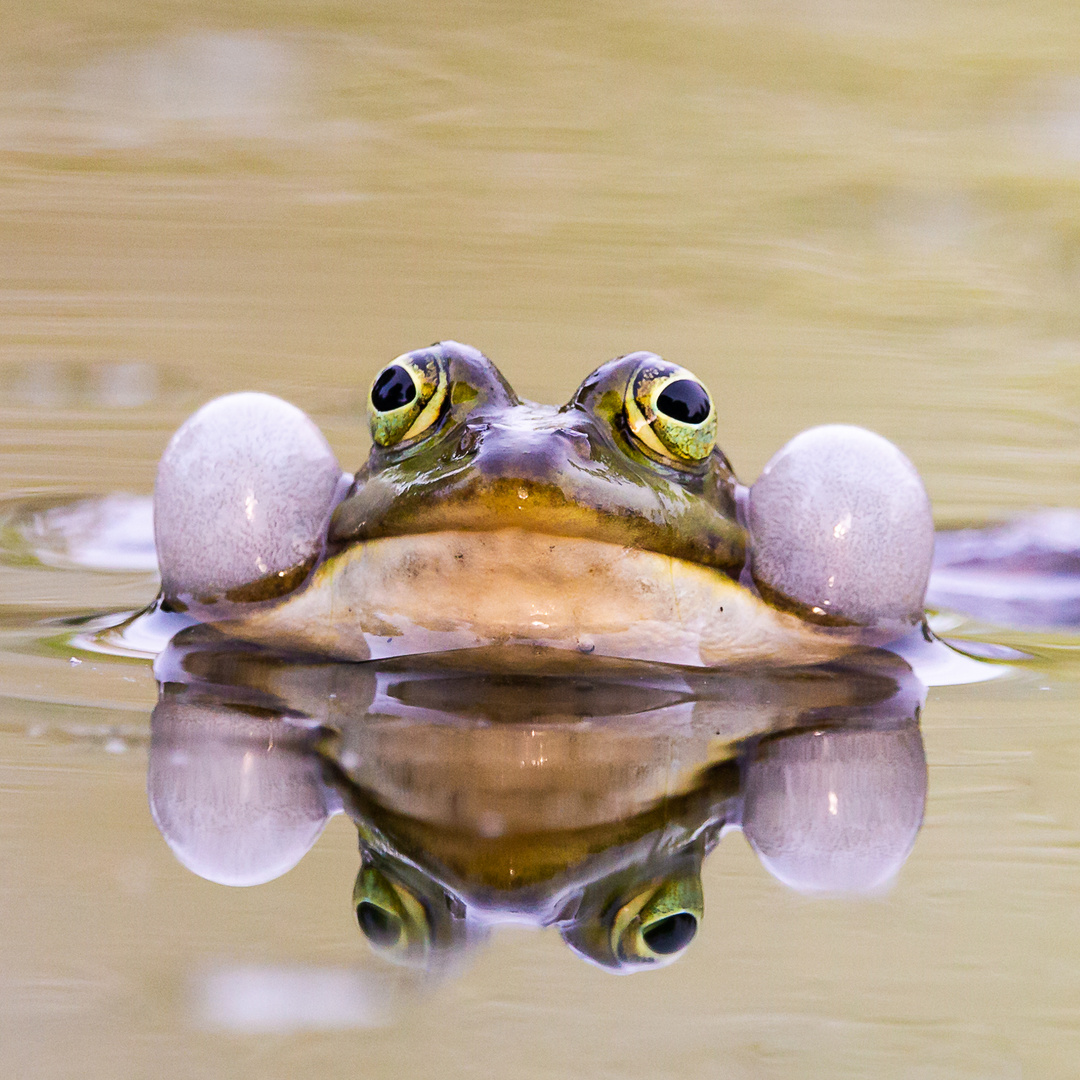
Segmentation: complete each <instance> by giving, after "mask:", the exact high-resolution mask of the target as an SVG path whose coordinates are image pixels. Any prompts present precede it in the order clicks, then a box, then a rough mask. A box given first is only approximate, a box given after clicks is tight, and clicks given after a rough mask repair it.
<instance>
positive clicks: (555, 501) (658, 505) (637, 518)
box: [328, 477, 746, 579]
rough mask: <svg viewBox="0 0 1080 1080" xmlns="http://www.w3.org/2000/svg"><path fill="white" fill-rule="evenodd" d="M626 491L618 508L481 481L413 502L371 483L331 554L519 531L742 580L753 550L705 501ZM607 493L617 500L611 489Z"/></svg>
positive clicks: (340, 511) (354, 502)
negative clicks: (426, 537)
mask: <svg viewBox="0 0 1080 1080" xmlns="http://www.w3.org/2000/svg"><path fill="white" fill-rule="evenodd" d="M626 487H627V488H629V490H627V491H621V490H620V491H619V492H618V494H619V495H620V496H621V497H622V499H621V501H620V502H619V503H618V504H617V506H616V508H615V509H611V508H610V506H607V505H604V504H603V500H602V499H601V498H599V497H593V498H591V499H584V498H577V497H575V498H571V497H569V496H568V495H567V494H566V492H565V491H563V490H562V488H561V487H560V486H558V485H556V484H551V483H539V482H536V481H533V480H525V479H514V478H507V477H498V478H493V479H488V478H480V477H474V478H472V479H471V480H470V482H469V483H468V484H467V485H463V486H461V487H458V488H457V489H455V490H453V491H451V492H449V493H448V494H443V495H435V496H431V495H430V494H425V496H424V497H417V498H412V499H407V500H402V499H401V498H400V497H397V496H395V493H394V492H393V491H392V489H390V488H389V486H388V485H381V484H380V483H379V481H378V480H374V481H369V482H368V483H367V484H365V485H364V487H363V488H361V489H359V491H357V492H356V493H355V494H354V495H353V496H351V497H350V498H349V499H347V500H346V501H345V502H344V503H342V504H341V505H340V506H339V507H338V508H337V510H336V511H335V512H334V515H333V517H332V518H331V521H330V527H329V531H328V544H329V552H330V554H335V553H339V552H340V551H342V550H343V549H344V548H345V547H346V546H347V545H349V544H353V543H357V542H369V541H373V540H383V539H390V538H393V537H406V536H417V535H421V534H426V533H483V534H493V533H498V532H502V531H504V530H507V529H516V530H520V531H522V532H527V533H535V534H538V535H542V536H548V537H553V538H559V539H570V540H591V541H597V542H599V543H602V544H608V545H611V546H613V547H616V548H634V549H638V550H641V551H646V552H652V553H654V554H657V555H667V556H670V557H672V558H676V559H681V560H685V561H687V562H691V563H696V564H698V565H700V566H705V567H710V568H712V569H714V570H720V571H722V572H723V573H725V574H727V575H729V576H730V577H733V578H736V579H737V578H738V575H739V573H740V572H741V570H742V568H743V564H744V562H745V558H746V546H745V533H744V531H743V529H742V528H741V527H740V526H739V525H738V524H737V523H736V522H734V521H732V520H730V519H729V518H727V517H725V516H724V515H723V514H721V513H720V512H719V511H718V510H717V509H715V508H714V507H713V506H711V505H710V504H708V503H707V502H705V501H704V500H700V499H698V500H685V501H683V502H681V503H680V502H676V501H675V500H670V501H667V502H664V501H662V500H659V499H657V498H656V497H655V495H653V494H652V493H651V492H650V493H649V496H650V497H648V498H643V497H641V495H640V493H639V492H638V491H637V489H633V488H631V487H630V485H626ZM604 493H606V494H608V495H609V497H610V494H611V493H610V491H609V490H608V491H605V492H604ZM592 494H594V495H595V494H597V493H592ZM609 501H610V498H609Z"/></svg>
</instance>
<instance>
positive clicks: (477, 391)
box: [154, 341, 934, 668]
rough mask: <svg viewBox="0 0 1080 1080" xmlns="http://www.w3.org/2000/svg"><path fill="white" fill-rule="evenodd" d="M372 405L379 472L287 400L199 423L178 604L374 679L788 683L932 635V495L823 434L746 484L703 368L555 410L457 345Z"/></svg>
mask: <svg viewBox="0 0 1080 1080" xmlns="http://www.w3.org/2000/svg"><path fill="white" fill-rule="evenodd" d="M721 405H722V402H721ZM367 407H368V419H369V429H370V434H371V450H370V454H369V456H368V458H367V461H366V462H365V463H364V464H363V465H362V466H361V467H360V468H359V469H358V471H357V472H356V474H355V475H350V474H348V473H346V472H344V471H343V470H342V468H341V467H340V465H339V464H338V462H337V459H336V457H335V455H334V453H333V451H332V450H331V449H330V447H329V445H328V443H327V442H326V439H325V438H324V436H323V435H322V433H321V432H320V431H319V430H318V428H317V427H316V425H315V424H314V423H313V422H312V421H311V420H310V419H309V418H308V417H307V416H306V415H305V414H303V413H302V412H301V411H300V410H299V409H297V408H295V406H292V405H289V404H288V403H286V402H283V401H281V400H280V399H277V398H274V397H271V396H270V395H265V394H258V393H241V394H234V395H228V396H226V397H223V398H219V399H216V400H215V401H212V402H210V403H209V404H208V405H206V406H204V407H203V408H202V409H200V410H199V411H198V412H197V413H195V414H194V416H192V417H191V418H189V420H188V421H187V422H186V423H185V424H184V425H183V426H182V427H181V428H180V430H179V431H178V432H177V433H176V434H175V435H174V436H173V438H172V440H171V441H170V443H169V445H168V447H167V448H166V450H165V452H164V454H163V456H162V459H161V462H160V464H159V468H158V473H157V480H156V484H155V493H154V529H155V541H156V547H157V553H158V560H159V566H160V571H161V579H162V591H161V594H160V596H159V599H158V605H159V607H160V608H161V609H163V610H166V611H173V612H180V613H183V614H184V615H185V616H186V617H187V618H189V619H191V620H193V621H199V622H207V623H210V624H212V625H214V626H215V627H217V628H218V629H219V630H220V631H221V632H223V633H225V634H227V635H230V636H233V637H237V638H242V639H244V640H248V641H251V642H255V643H259V644H263V645H268V646H271V647H273V648H276V649H286V650H293V651H296V652H300V653H307V654H312V653H313V654H317V655H320V656H325V657H328V658H331V659H335V660H352V661H367V660H380V659H385V658H387V657H394V656H404V655H420V654H428V653H439V652H446V651H456V650H480V651H495V652H496V653H498V654H500V655H501V656H503V657H511V656H512V657H516V658H518V659H519V660H520V661H521V662H522V663H525V664H531V663H535V662H536V660H537V657H538V656H540V655H541V654H544V655H547V654H552V653H554V654H557V655H559V656H561V657H562V658H563V659H565V660H566V661H567V662H568V663H573V664H576V663H578V662H580V661H581V660H582V658H587V657H608V658H619V659H626V660H635V661H649V662H658V663H665V664H676V665H682V666H690V667H705V668H725V667H738V666H745V665H762V666H790V665H803V664H819V663H826V662H829V661H831V660H835V659H837V658H838V657H841V656H843V655H844V654H846V653H848V652H850V651H852V650H855V649H860V648H863V647H866V646H872V645H880V644H883V643H885V642H888V641H891V640H895V639H898V638H901V637H903V636H904V635H910V634H911V633H913V632H918V628H919V627H920V626H922V625H923V620H924V611H923V600H924V596H925V592H926V587H927V581H928V578H929V572H930V564H931V559H932V554H933V543H934V533H933V520H932V513H931V509H930V503H929V499H928V497H927V495H926V491H925V488H924V487H923V485H922V482H921V480H920V478H919V475H918V473H917V471H916V470H915V468H914V466H913V465H912V464H911V462H910V461H909V460H908V459H907V458H906V457H905V456H904V455H903V454H902V452H901V451H900V450H899V449H898V448H897V447H895V446H894V445H893V444H892V443H890V442H888V441H887V440H885V439H884V438H882V437H881V436H878V435H876V434H874V433H872V432H869V431H866V430H865V429H862V428H857V427H852V426H847V425H825V426H823V427H819V428H813V429H811V430H810V431H808V432H804V433H802V434H801V435H798V436H796V437H795V438H794V439H793V440H791V441H790V442H789V443H788V444H787V445H786V446H785V447H783V448H782V449H781V451H779V452H778V453H777V454H776V455H775V456H774V458H773V459H772V460H771V461H770V462H769V464H768V465H767V466H766V467H765V469H764V470H763V472H762V474H761V476H760V477H759V478H758V479H757V480H756V481H755V482H754V483H753V484H752V485H749V486H747V485H744V484H742V483H741V482H740V481H739V480H738V478H737V477H736V475H735V473H734V471H733V468H732V466H731V463H730V462H729V460H728V458H727V457H726V456H725V454H724V452H723V451H722V450H721V449H720V447H719V445H718V430H719V424H720V412H721V409H720V408H718V399H717V398H716V397H715V396H714V395H713V394H711V393H710V392H709V390H708V389H707V388H706V387H705V385H704V384H703V383H702V382H701V380H700V379H698V378H697V376H696V375H694V374H693V373H692V372H691V371H689V370H688V369H687V368H684V367H682V366H680V365H678V364H675V363H672V362H670V361H668V360H665V359H664V358H662V357H661V356H659V355H657V354H655V353H651V352H631V353H628V354H625V355H622V356H619V357H617V358H615V359H613V360H610V361H608V362H606V363H603V364H601V365H600V366H599V367H597V368H596V369H595V370H594V371H593V372H592V373H591V374H589V375H588V376H587V377H586V378H585V379H584V380H583V381H582V383H581V384H580V386H579V387H578V388H577V390H575V391H574V393H573V394H572V395H571V397H570V398H569V400H568V401H567V402H566V403H565V404H564V405H562V406H552V405H543V404H538V403H535V402H532V401H528V400H525V399H522V398H520V397H519V396H518V395H517V394H516V392H515V391H514V390H513V388H512V387H511V385H510V383H509V382H508V380H507V379H506V378H505V377H504V376H503V374H502V373H501V372H500V371H499V369H498V368H497V367H496V366H495V364H494V363H493V362H492V361H491V360H489V359H488V358H487V357H486V356H485V355H484V354H483V353H481V352H480V351H479V350H477V349H475V348H473V347H471V346H468V345H463V344H460V343H458V342H453V341H444V342H439V343H437V344H435V345H433V346H430V347H428V348H424V349H417V350H413V351H411V352H408V353H404V354H402V355H401V356H398V357H397V358H396V359H394V360H393V361H391V363H389V364H388V365H386V366H385V367H383V368H382V369H381V370H380V371H379V372H378V374H377V375H376V376H375V378H374V379H373V381H372V383H371V385H370V389H369V391H368V395H367Z"/></svg>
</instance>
